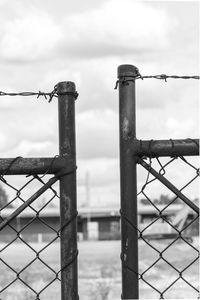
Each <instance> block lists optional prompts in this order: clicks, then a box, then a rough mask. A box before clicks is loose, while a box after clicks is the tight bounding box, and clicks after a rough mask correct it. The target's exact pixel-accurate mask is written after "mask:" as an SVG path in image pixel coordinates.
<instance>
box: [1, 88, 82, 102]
mask: <svg viewBox="0 0 200 300" xmlns="http://www.w3.org/2000/svg"><path fill="white" fill-rule="evenodd" d="M58 95H71V96H73V97H74V98H75V99H77V98H78V95H79V94H78V93H77V92H64V93H58V92H57V85H55V87H54V89H53V91H52V92H49V93H45V92H41V91H39V92H19V93H7V92H3V91H0V96H23V97H29V96H37V99H38V98H39V97H41V96H42V97H44V98H45V99H46V100H48V102H51V101H52V99H53V97H56V98H57V97H58Z"/></svg>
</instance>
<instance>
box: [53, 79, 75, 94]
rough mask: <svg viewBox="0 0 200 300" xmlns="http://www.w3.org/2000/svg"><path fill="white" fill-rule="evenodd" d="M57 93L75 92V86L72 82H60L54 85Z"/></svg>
mask: <svg viewBox="0 0 200 300" xmlns="http://www.w3.org/2000/svg"><path fill="white" fill-rule="evenodd" d="M56 88H57V92H58V93H66V92H75V90H76V86H75V83H74V82H72V81H61V82H59V83H58V84H57V85H56Z"/></svg>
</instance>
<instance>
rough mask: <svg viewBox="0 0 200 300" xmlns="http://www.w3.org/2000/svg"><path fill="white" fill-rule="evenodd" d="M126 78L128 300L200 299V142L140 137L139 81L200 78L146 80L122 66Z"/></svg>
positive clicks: (123, 161)
mask: <svg viewBox="0 0 200 300" xmlns="http://www.w3.org/2000/svg"><path fill="white" fill-rule="evenodd" d="M118 78H119V79H118V81H117V83H116V88H117V87H118V85H119V107H120V173H121V210H120V213H121V231H122V244H121V249H122V252H121V260H122V299H138V298H145V299H146V298H150V299H159V298H160V299H164V298H165V299H172V298H173V299H174V298H176V299H183V298H187V299H188V298H198V297H199V273H198V258H199V248H198V243H199V199H198V198H197V197H198V196H196V198H195V197H194V195H198V187H199V181H198V179H199V160H197V157H196V156H198V155H199V140H198V139H191V138H188V139H183V140H173V139H169V140H146V141H143V140H138V139H137V138H136V121H135V115H136V112H135V101H136V100H135V81H136V79H139V78H140V79H145V78H155V79H163V80H165V81H167V79H168V78H172V79H199V76H175V75H173V76H169V75H155V76H153V75H152V76H142V75H141V74H140V73H139V70H138V69H137V68H136V67H134V66H131V65H122V66H119V68H118ZM140 209H141V211H142V212H143V213H142V218H140V219H139V220H138V210H140ZM147 295H148V296H147Z"/></svg>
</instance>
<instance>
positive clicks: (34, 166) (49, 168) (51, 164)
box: [0, 157, 73, 175]
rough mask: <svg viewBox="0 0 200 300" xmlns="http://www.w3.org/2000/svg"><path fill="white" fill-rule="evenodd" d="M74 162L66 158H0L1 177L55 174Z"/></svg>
mask: <svg viewBox="0 0 200 300" xmlns="http://www.w3.org/2000/svg"><path fill="white" fill-rule="evenodd" d="M66 165H67V167H70V166H73V162H72V161H70V160H69V159H68V158H66V157H65V158H64V157H45V158H39V157H33V158H23V157H17V158H0V175H27V174H31V175H39V174H44V173H45V174H55V173H57V172H58V171H59V170H61V169H62V168H63V167H64V166H66Z"/></svg>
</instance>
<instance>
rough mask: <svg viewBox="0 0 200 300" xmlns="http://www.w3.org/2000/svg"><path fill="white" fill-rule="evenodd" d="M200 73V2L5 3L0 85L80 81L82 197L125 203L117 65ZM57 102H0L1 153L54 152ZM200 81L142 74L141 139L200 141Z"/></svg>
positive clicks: (43, 86)
mask: <svg viewBox="0 0 200 300" xmlns="http://www.w3.org/2000/svg"><path fill="white" fill-rule="evenodd" d="M126 63H128V64H133V65H135V66H137V67H138V68H139V70H140V73H141V74H143V75H152V74H163V73H165V74H169V75H173V74H175V75H199V2H198V1H184V2H182V1H132V0H123V1H120V0H106V1H105V0H103V1H96V0H84V1H80V0H73V1H64V0H60V1H53V0H48V1H45V0H43V1H39V0H31V1H22V0H18V1H12V2H11V1H6V0H0V70H1V72H0V90H1V91H5V92H21V91H36V92H37V91H38V90H41V91H46V92H50V91H51V90H53V87H54V85H55V84H57V83H58V82H59V81H67V80H69V81H74V82H75V84H76V87H77V91H78V92H79V98H78V100H77V101H76V129H77V161H78V183H79V188H78V195H79V200H78V201H79V203H81V202H83V201H84V198H85V194H84V186H83V184H84V180H85V174H86V172H89V174H90V185H91V201H92V202H93V203H97V202H98V204H100V203H102V204H105V203H106V204H109V203H112V204H116V205H117V204H118V202H119V160H118V153H119V151H118V148H119V146H118V91H116V90H114V86H115V81H116V76H117V67H118V65H120V64H126ZM57 131H58V129H57V100H56V99H54V100H53V101H52V103H50V104H48V103H47V101H45V100H44V99H42V98H40V99H36V98H34V97H30V98H28V97H26V98H21V97H12V98H11V97H1V98H0V140H1V143H0V152H1V155H0V156H1V157H16V156H19V155H20V156H24V157H27V156H29V157H34V156H54V155H55V154H58V139H57V135H58V134H57ZM198 133H199V128H198V82H197V81H195V80H188V81H187V80H176V81H175V80H170V79H169V80H168V82H167V83H165V82H164V81H158V80H149V79H146V80H144V81H142V80H137V138H139V139H158V138H163V139H169V138H188V137H192V138H196V137H198Z"/></svg>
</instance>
